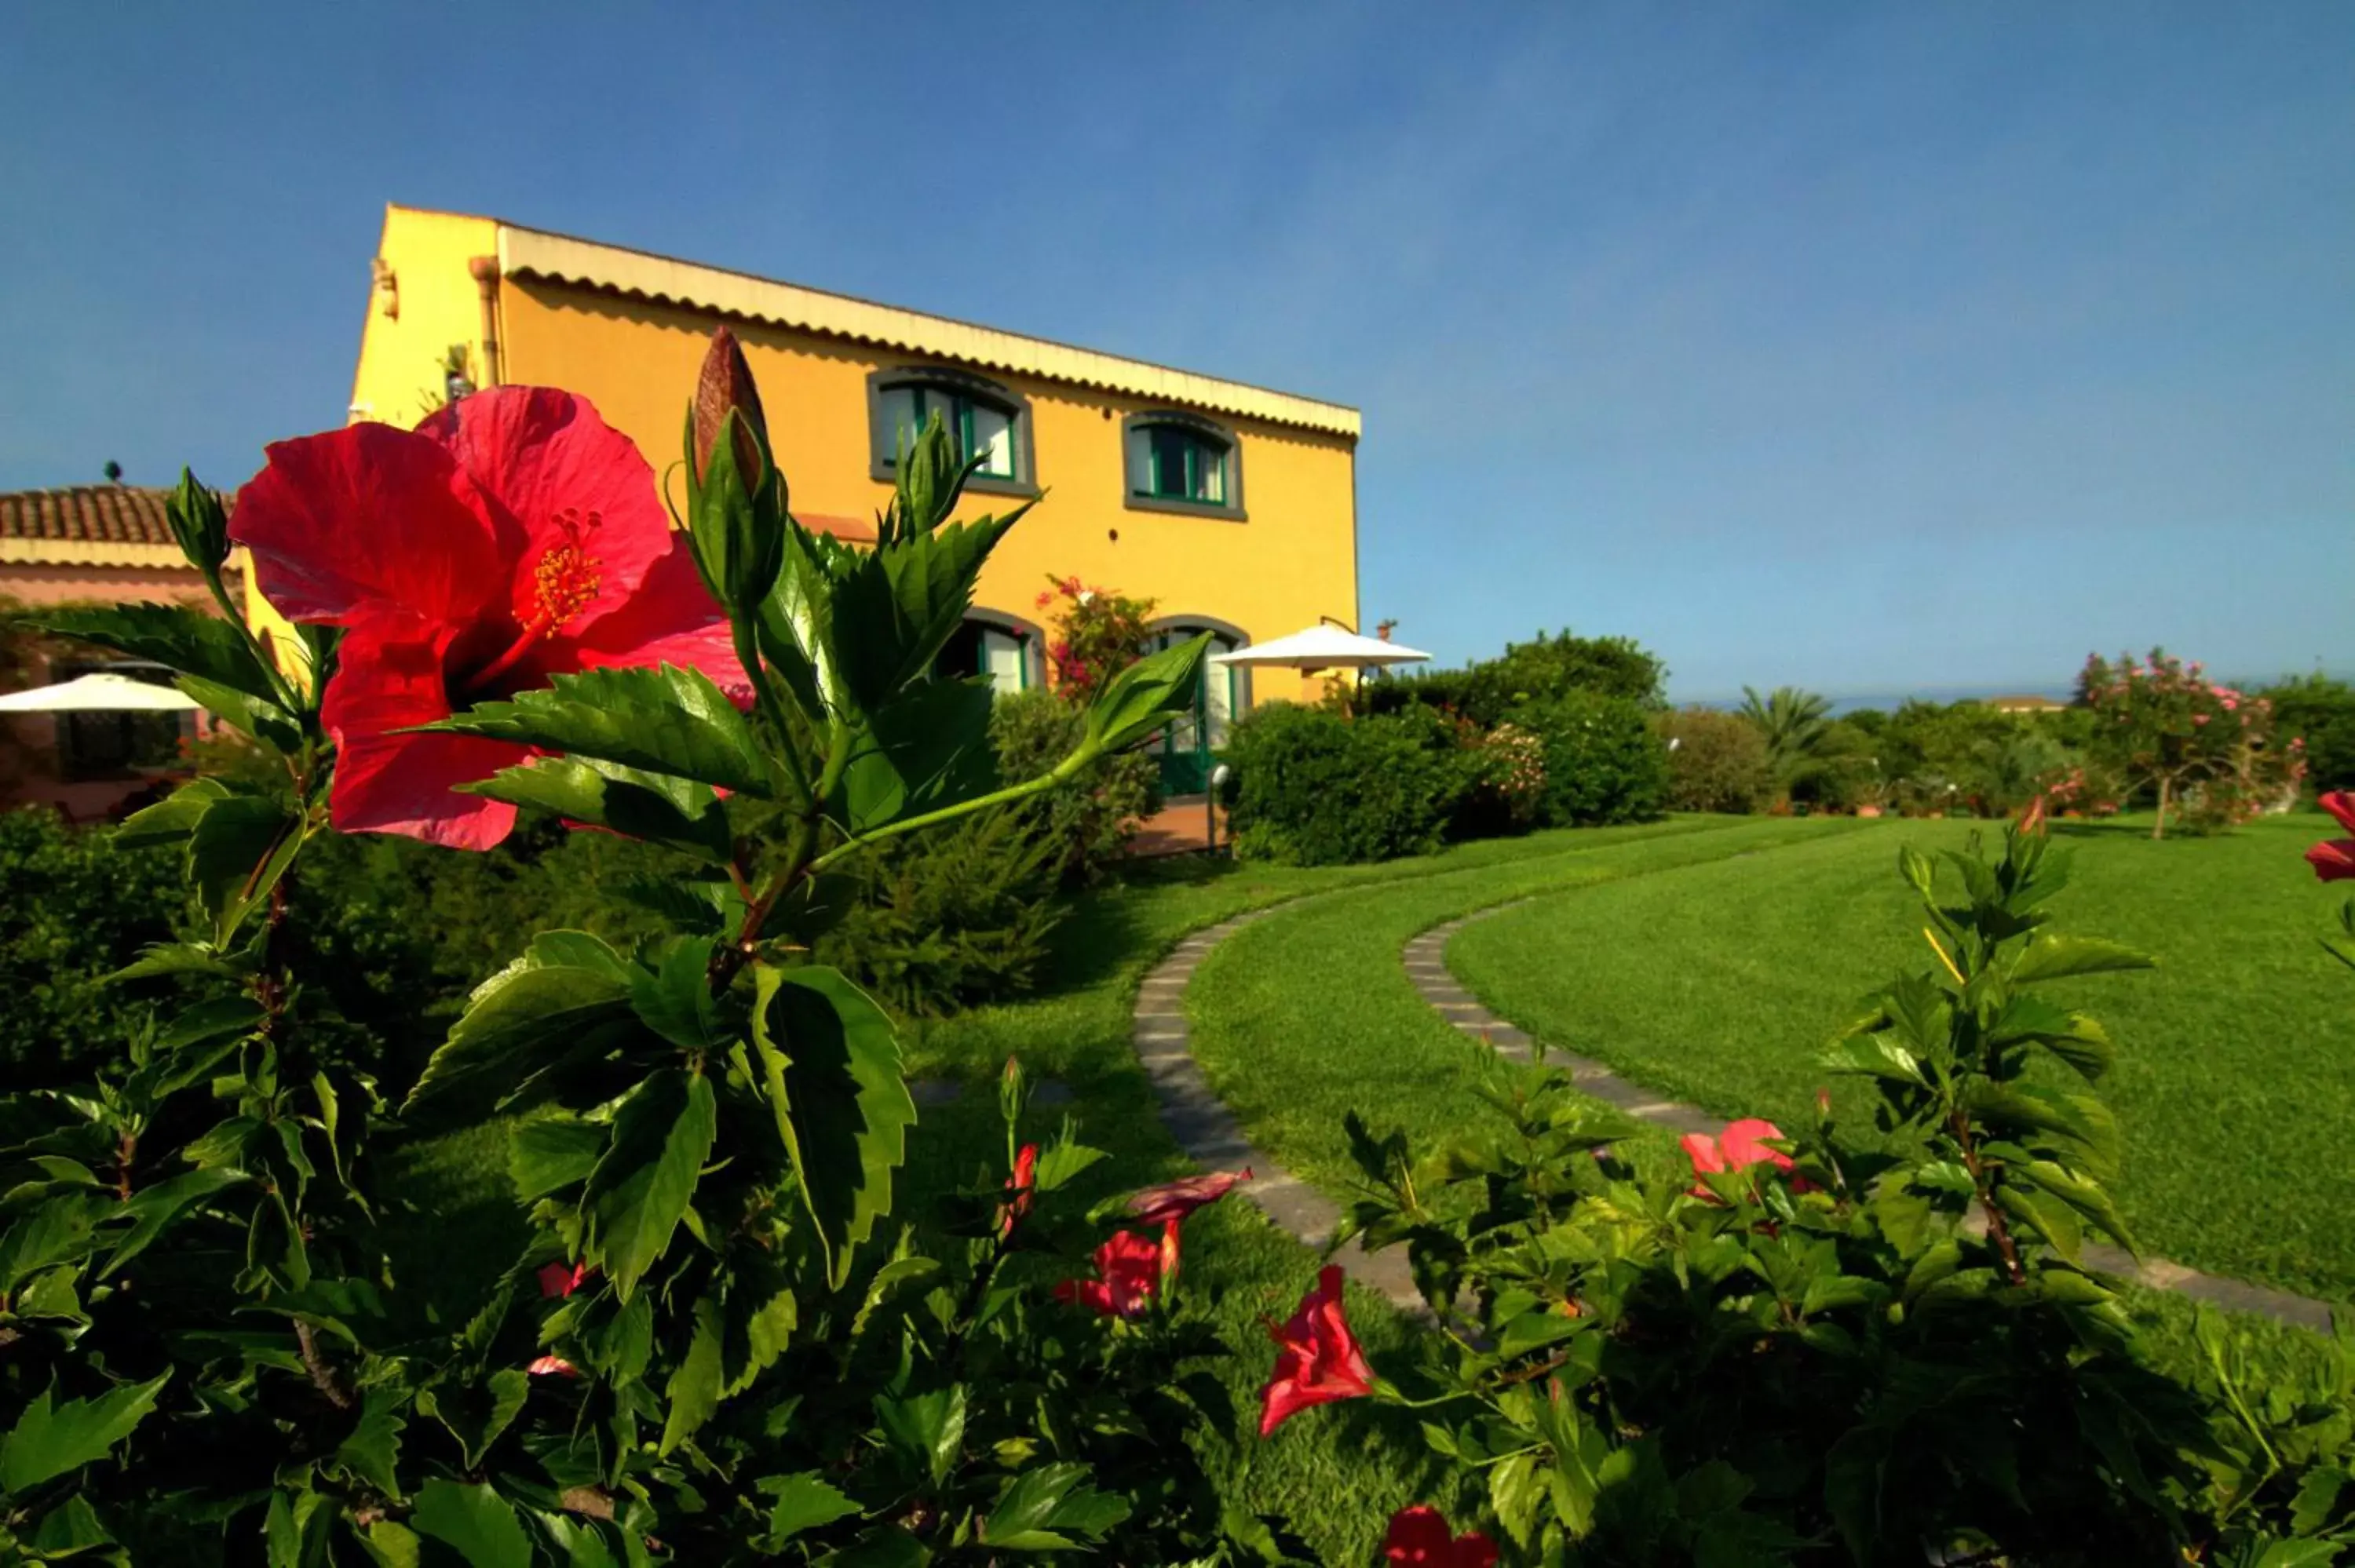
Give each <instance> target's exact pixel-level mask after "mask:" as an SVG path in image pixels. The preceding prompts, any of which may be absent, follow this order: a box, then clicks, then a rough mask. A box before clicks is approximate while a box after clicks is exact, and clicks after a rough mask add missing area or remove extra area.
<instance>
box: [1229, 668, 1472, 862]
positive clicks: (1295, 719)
mask: <svg viewBox="0 0 2355 1568" xmlns="http://www.w3.org/2000/svg"><path fill="white" fill-rule="evenodd" d="M1435 726H1436V727H1435ZM1445 727H1447V726H1445V721H1444V718H1443V717H1442V716H1441V715H1438V714H1436V713H1432V712H1424V713H1419V714H1418V713H1404V712H1401V713H1399V714H1395V715H1381V716H1368V717H1363V718H1358V719H1354V720H1353V719H1349V718H1346V717H1344V716H1343V715H1340V714H1337V713H1335V712H1333V711H1331V710H1329V709H1325V708H1307V707H1302V706H1299V705H1296V704H1292V703H1269V704H1266V705H1263V706H1262V707H1259V708H1255V709H1253V710H1252V713H1251V714H1250V715H1247V716H1246V717H1244V718H1242V719H1241V720H1240V721H1238V722H1237V724H1236V725H1235V727H1234V731H1233V734H1232V736H1231V739H1230V741H1229V743H1228V750H1227V758H1228V761H1229V762H1230V764H1231V766H1232V767H1233V768H1234V770H1235V800H1234V809H1233V811H1232V814H1231V818H1230V821H1231V826H1232V828H1233V830H1234V835H1235V852H1236V853H1238V854H1239V855H1241V856H1243V857H1244V858H1246V859H1252V860H1270V861H1277V862H1281V863H1287V864H1293V865H1337V864H1345V863H1354V862H1363V861H1377V860H1391V859H1394V858H1396V857H1398V856H1400V855H1410V854H1428V853H1431V852H1432V851H1433V850H1435V849H1437V848H1438V847H1439V844H1440V840H1441V838H1442V836H1443V831H1444V828H1445V827H1446V824H1447V821H1448V819H1449V816H1450V815H1451V813H1452V812H1453V810H1454V809H1455V800H1456V798H1457V796H1458V794H1459V793H1460V792H1461V791H1462V789H1464V788H1465V783H1466V780H1467V774H1466V768H1465V763H1464V762H1463V761H1462V760H1461V758H1462V755H1463V754H1462V751H1461V748H1460V747H1456V746H1455V744H1454V742H1453V740H1452V739H1444V738H1442V737H1441V730H1442V729H1443V728H1445Z"/></svg>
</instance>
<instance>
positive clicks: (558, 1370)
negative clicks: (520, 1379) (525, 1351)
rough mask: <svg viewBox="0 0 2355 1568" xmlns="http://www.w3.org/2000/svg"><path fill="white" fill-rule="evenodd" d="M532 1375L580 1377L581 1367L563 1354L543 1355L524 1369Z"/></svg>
mask: <svg viewBox="0 0 2355 1568" xmlns="http://www.w3.org/2000/svg"><path fill="white" fill-rule="evenodd" d="M523 1370H524V1371H525V1372H527V1374H529V1375H530V1376H532V1377H579V1376H580V1375H581V1369H580V1368H579V1367H576V1366H574V1365H573V1364H572V1363H571V1362H570V1361H566V1360H565V1359H564V1358H563V1357H562V1356H542V1357H540V1358H539V1360H538V1361H534V1362H532V1363H531V1365H529V1366H527V1367H526V1368H524V1369H523Z"/></svg>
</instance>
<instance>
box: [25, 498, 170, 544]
mask: <svg viewBox="0 0 2355 1568" xmlns="http://www.w3.org/2000/svg"><path fill="white" fill-rule="evenodd" d="M167 494H169V492H168V491H162V490H144V489H141V488H139V487H137V486H135V485H129V484H77V485H71V486H69V487H68V488H66V489H64V490H19V491H15V492H13V493H0V539H47V540H54V541H57V542H59V543H72V544H104V545H169V544H171V543H172V524H170V522H168V521H167V520H166V519H165V515H164V497H165V495H167Z"/></svg>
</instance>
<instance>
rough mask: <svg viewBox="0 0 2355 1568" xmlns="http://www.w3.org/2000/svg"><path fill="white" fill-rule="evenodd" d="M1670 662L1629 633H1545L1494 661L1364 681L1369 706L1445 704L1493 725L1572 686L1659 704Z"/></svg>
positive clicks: (1509, 647)
mask: <svg viewBox="0 0 2355 1568" xmlns="http://www.w3.org/2000/svg"><path fill="white" fill-rule="evenodd" d="M1667 679H1668V666H1666V665H1665V664H1663V663H1661V662H1660V660H1659V657H1658V655H1657V654H1654V653H1651V652H1646V650H1645V649H1644V648H1643V646H1642V645H1641V644H1639V643H1637V642H1636V640H1635V639H1634V638H1632V637H1579V636H1575V635H1573V634H1572V633H1571V632H1570V631H1567V630H1563V631H1556V632H1550V633H1549V632H1543V631H1540V633H1538V635H1537V636H1536V637H1534V638H1532V639H1531V640H1530V641H1527V642H1508V643H1507V644H1505V652H1503V653H1502V654H1500V655H1498V656H1497V658H1494V659H1483V660H1481V661H1479V662H1476V663H1474V664H1470V665H1467V666H1466V667H1465V668H1464V669H1461V670H1433V671H1430V672H1428V673H1419V674H1413V675H1404V676H1397V677H1391V678H1385V679H1381V680H1378V681H1373V682H1370V683H1368V684H1367V686H1366V687H1365V693H1364V703H1365V706H1366V709H1367V711H1368V712H1369V713H1379V714H1391V713H1398V712H1401V711H1402V710H1404V709H1406V708H1409V707H1412V706H1418V705H1419V706H1423V707H1435V708H1442V709H1444V710H1446V711H1448V712H1451V713H1457V714H1461V715H1464V716H1465V718H1468V719H1470V720H1472V721H1473V722H1474V723H1475V724H1476V725H1478V726H1481V727H1482V728H1483V729H1493V728H1495V727H1496V726H1497V725H1499V724H1501V723H1503V722H1504V720H1505V716H1506V715H1508V713H1510V712H1511V711H1512V710H1513V709H1514V708H1515V707H1517V706H1518V705H1521V704H1524V703H1532V702H1547V701H1550V700H1551V699H1553V698H1555V697H1560V696H1565V695H1568V694H1570V693H1572V692H1593V693H1598V694H1602V695H1604V696H1614V697H1625V698H1627V699H1628V700H1630V701H1632V702H1636V703H1640V704H1642V705H1644V706H1646V707H1647V708H1657V707H1658V706H1659V705H1660V704H1661V700H1662V699H1661V696H1660V690H1661V685H1662V683H1664V682H1665V681H1666V680H1667Z"/></svg>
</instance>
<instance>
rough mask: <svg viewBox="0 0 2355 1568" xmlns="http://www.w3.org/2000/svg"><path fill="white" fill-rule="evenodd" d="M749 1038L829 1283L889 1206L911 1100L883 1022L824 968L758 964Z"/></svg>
mask: <svg viewBox="0 0 2355 1568" xmlns="http://www.w3.org/2000/svg"><path fill="white" fill-rule="evenodd" d="M756 980H757V997H758V1000H757V1001H756V1002H755V1004H754V1008H753V1014H752V1038H753V1044H754V1047H755V1049H756V1050H757V1051H758V1053H759V1054H760V1061H761V1068H762V1076H763V1079H764V1080H765V1083H766V1086H767V1089H768V1094H769V1101H770V1105H771V1107H772V1108H773V1110H774V1112H775V1113H776V1118H777V1131H778V1134H779V1136H780V1137H782V1138H783V1139H784V1143H785V1148H786V1150H787V1151H788V1152H789V1153H790V1154H791V1156H792V1158H793V1161H794V1171H795V1173H796V1174H797V1175H798V1177H799V1179H800V1183H801V1190H802V1200H803V1202H805V1204H807V1205H808V1208H809V1212H810V1217H811V1218H812V1219H813V1220H815V1221H816V1223H817V1228H818V1234H819V1236H820V1238H821V1240H822V1242H823V1244H824V1245H825V1248H826V1254H827V1256H828V1258H829V1260H830V1263H831V1268H832V1274H833V1278H834V1281H835V1283H836V1284H837V1286H838V1285H840V1284H841V1283H842V1281H843V1280H844V1279H845V1278H846V1277H847V1272H848V1268H849V1251H850V1249H851V1248H852V1247H855V1246H857V1245H858V1244H859V1243H860V1242H862V1241H865V1240H866V1239H867V1237H868V1234H869V1233H870V1232H871V1231H873V1229H874V1228H875V1222H876V1221H877V1220H878V1219H879V1218H881V1217H882V1216H883V1215H884V1214H886V1213H890V1208H891V1172H892V1171H896V1170H897V1169H899V1167H900V1165H901V1164H903V1163H904V1162H905V1161H906V1160H907V1135H908V1128H910V1127H911V1125H913V1124H914V1122H915V1119H916V1105H915V1101H914V1100H913V1099H911V1097H909V1094H908V1086H907V1084H906V1082H905V1081H904V1080H903V1079H902V1078H901V1077H900V1043H899V1037H898V1034H897V1033H896V1032H895V1031H894V1030H893V1029H892V1027H891V1021H890V1018H889V1017H887V1016H886V1015H885V1014H884V1012H883V1010H882V1009H881V1008H879V1007H877V1006H876V1005H875V1003H874V1002H873V1001H869V1000H868V997H867V994H866V993H865V992H863V991H860V990H859V989H858V987H857V986H855V985H852V984H851V983H850V981H849V980H846V979H844V978H843V976H841V975H840V974H838V973H837V972H836V971H835V970H833V969H823V968H815V967H813V968H807V969H773V968H771V967H769V966H767V965H762V966H761V968H760V969H759V970H758V972H757V976H756Z"/></svg>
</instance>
